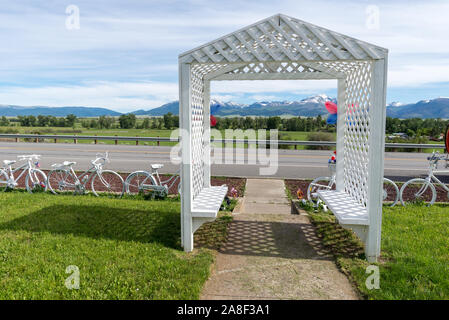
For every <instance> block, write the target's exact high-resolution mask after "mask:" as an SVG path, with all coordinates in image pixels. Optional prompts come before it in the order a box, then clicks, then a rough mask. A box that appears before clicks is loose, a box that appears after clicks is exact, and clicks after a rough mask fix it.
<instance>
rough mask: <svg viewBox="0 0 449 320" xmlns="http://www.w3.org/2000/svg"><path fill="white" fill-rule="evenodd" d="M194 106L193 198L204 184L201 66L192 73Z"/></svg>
mask: <svg viewBox="0 0 449 320" xmlns="http://www.w3.org/2000/svg"><path fill="white" fill-rule="evenodd" d="M190 85H191V97H190V99H191V100H190V103H191V108H192V114H191V117H192V118H191V126H192V127H191V137H190V139H191V148H192V150H191V152H192V180H193V183H192V184H193V190H192V191H193V192H192V196H193V199H195V197H196V196H197V195H198V194H199V193H200V191H201V189H202V188H203V184H204V181H203V179H204V159H205V156H206V155H205V153H204V151H205V147H204V141H203V136H204V117H203V116H204V100H203V99H204V96H203V94H204V82H203V76H202V73H201V68H200V67H193V68H192V71H191V74H190Z"/></svg>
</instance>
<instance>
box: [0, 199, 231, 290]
mask: <svg viewBox="0 0 449 320" xmlns="http://www.w3.org/2000/svg"><path fill="white" fill-rule="evenodd" d="M0 204H1V212H0V299H197V298H198V297H199V293H200V290H201V288H202V286H203V284H204V282H205V281H206V279H207V278H208V275H209V270H210V266H211V263H212V262H213V253H212V251H210V250H208V249H204V248H203V249H198V250H196V251H195V252H194V253H193V254H186V253H184V252H183V251H182V250H181V248H180V222H179V220H180V219H179V207H180V203H179V201H175V200H165V201H143V200H133V199H120V200H113V199H108V198H102V197H100V198H95V197H91V196H84V197H73V196H52V195H48V194H32V195H30V194H27V193H23V192H9V193H0ZM226 219H227V218H225V220H223V221H220V219H219V220H218V225H219V227H217V228H215V229H214V228H211V227H210V226H209V227H207V228H206V229H207V232H206V233H212V235H211V236H213V237H214V238H213V240H212V243H213V244H214V245H215V246H217V232H224V231H223V230H226V228H225V227H223V223H226V222H227V221H228V220H226ZM211 230H212V232H211ZM198 232H199V233H200V236H201V232H200V230H199V231H198ZM201 238H202V240H203V242H205V243H207V242H208V241H207V235H202V236H201ZM222 238H223V236H221V237H220V236H218V239H222ZM69 265H75V266H77V267H78V268H79V272H80V289H79V290H75V289H74V290H69V289H67V288H66V286H65V280H66V278H67V277H68V276H69V275H70V274H66V268H67V267H68V266H69Z"/></svg>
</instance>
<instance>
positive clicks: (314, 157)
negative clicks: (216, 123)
mask: <svg viewBox="0 0 449 320" xmlns="http://www.w3.org/2000/svg"><path fill="white" fill-rule="evenodd" d="M0 149H10V150H11V148H10V147H0ZM14 150H23V151H26V150H33V151H75V152H86V153H88V152H105V151H106V150H95V149H92V150H85V149H64V148H57V149H54V148H50V149H48V148H47V149H42V148H33V147H32V148H23V147H19V148H14ZM112 152H113V153H139V154H171V152H166V151H144V150H120V151H112ZM234 155H236V156H245V155H247V154H246V153H235V154H234ZM278 156H279V157H280V158H300V159H328V158H329V156H321V155H295V154H279V155H278ZM385 160H388V161H419V162H427V161H428V160H426V159H421V158H385Z"/></svg>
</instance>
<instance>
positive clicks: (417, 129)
mask: <svg viewBox="0 0 449 320" xmlns="http://www.w3.org/2000/svg"><path fill="white" fill-rule="evenodd" d="M216 119H217V123H216V125H215V128H216V129H218V130H224V129H243V130H247V129H255V130H258V129H267V130H270V129H278V130H280V131H305V132H316V131H324V132H334V131H335V126H332V125H331V126H330V125H327V124H326V120H325V119H323V118H322V117H321V116H317V117H290V118H281V117H278V116H272V117H216ZM11 122H16V123H17V122H18V123H19V124H20V126H22V127H72V128H74V127H75V126H76V123H77V122H80V123H81V126H82V127H83V128H86V129H87V128H95V129H112V128H121V129H134V128H135V129H168V130H171V129H174V128H178V127H179V116H177V115H173V114H172V113H167V114H165V115H164V116H163V117H152V118H144V119H138V118H137V117H136V116H135V115H134V114H124V115H121V116H120V117H118V119H117V118H115V117H109V116H100V117H97V118H89V119H86V118H84V119H78V118H77V116H75V115H73V114H69V115H67V116H66V117H55V116H46V115H39V116H37V117H36V116H18V117H16V118H9V119H8V118H6V117H5V116H2V117H1V118H0V126H10V125H11ZM448 123H449V120H442V119H421V118H412V119H398V118H391V117H387V119H386V126H385V132H386V133H387V134H392V133H398V132H401V133H405V134H407V135H408V136H409V137H421V136H429V137H434V138H438V137H439V136H440V135H441V134H442V133H443V132H444V130H445V129H446V127H447V125H448Z"/></svg>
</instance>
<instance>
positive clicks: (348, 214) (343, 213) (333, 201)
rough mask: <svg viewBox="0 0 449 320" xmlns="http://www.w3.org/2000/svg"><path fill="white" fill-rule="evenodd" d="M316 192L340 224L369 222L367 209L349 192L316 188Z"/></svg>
mask: <svg viewBox="0 0 449 320" xmlns="http://www.w3.org/2000/svg"><path fill="white" fill-rule="evenodd" d="M317 193H318V196H319V197H320V198H321V199H322V200H323V201H324V203H326V205H327V206H328V207H329V209H330V210H331V211H332V213H333V214H334V215H335V217H336V218H337V220H338V222H339V223H340V224H344V225H354V224H358V225H368V224H369V220H368V210H366V208H365V207H364V206H362V205H361V204H359V203H358V202H357V201H355V200H354V199H353V198H352V197H351V196H350V195H349V194H347V193H345V192H338V191H335V190H318V192H317Z"/></svg>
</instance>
